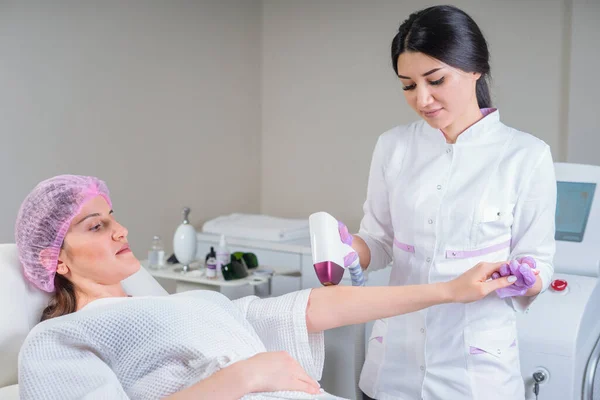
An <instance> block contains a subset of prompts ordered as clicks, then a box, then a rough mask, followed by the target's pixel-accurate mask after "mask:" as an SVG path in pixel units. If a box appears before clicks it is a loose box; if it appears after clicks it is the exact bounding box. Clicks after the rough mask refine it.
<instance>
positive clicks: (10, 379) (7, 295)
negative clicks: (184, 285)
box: [0, 243, 168, 387]
mask: <svg viewBox="0 0 600 400" xmlns="http://www.w3.org/2000/svg"><path fill="white" fill-rule="evenodd" d="M0 276H1V277H2V278H1V279H0V327H2V329H0V354H1V355H2V356H1V357H0V387H3V386H7V385H12V384H15V383H17V359H18V355H19V350H20V348H21V345H22V344H23V341H24V340H25V337H27V334H28V333H29V331H30V330H31V329H32V328H33V327H34V326H35V325H36V324H37V323H38V322H39V321H40V317H41V315H42V311H43V310H44V308H46V306H47V305H48V301H49V300H50V297H51V295H50V294H49V293H45V292H42V291H41V290H39V289H37V288H36V287H34V286H33V285H31V284H30V283H29V282H28V281H27V280H26V279H25V277H24V276H23V272H22V269H21V266H20V264H19V259H18V256H17V246H16V245H15V244H12V243H11V244H0ZM122 284H123V288H124V289H125V291H126V292H127V293H128V294H130V295H132V296H143V295H148V296H160V295H166V294H168V293H167V292H166V290H165V289H163V287H162V286H160V284H159V283H158V282H157V281H156V280H155V279H154V278H153V277H152V275H150V274H149V273H148V271H146V270H145V269H144V268H143V267H142V268H140V270H139V271H138V272H137V273H135V274H134V275H132V276H130V277H129V278H127V279H125V280H124V281H123V282H122Z"/></svg>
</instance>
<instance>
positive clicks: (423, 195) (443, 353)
mask: <svg viewBox="0 0 600 400" xmlns="http://www.w3.org/2000/svg"><path fill="white" fill-rule="evenodd" d="M484 112H485V111H484ZM487 113H489V115H487V116H485V117H484V118H483V119H481V120H480V121H478V122H477V123H476V124H474V125H473V126H471V127H470V128H468V129H467V130H466V131H464V132H463V133H462V134H461V135H460V136H459V137H458V140H457V141H456V143H455V144H449V143H447V142H446V140H445V138H444V136H443V134H442V132H441V131H439V130H437V129H433V128H431V127H430V126H429V125H427V124H426V123H425V122H424V121H419V122H416V123H413V124H411V125H408V126H400V127H396V128H394V129H392V130H390V131H388V132H386V133H384V134H383V135H381V136H380V138H379V140H378V142H377V145H376V147H375V151H374V154H373V160H372V164H371V170H370V176H369V183H368V189H367V199H366V202H365V204H364V218H363V220H362V222H361V227H360V232H359V235H360V237H361V238H362V239H364V240H365V242H366V243H367V245H368V247H369V249H370V251H371V263H370V265H369V267H368V270H376V269H380V268H383V267H385V266H387V265H388V264H389V263H390V261H392V260H393V265H392V271H391V275H390V282H389V284H390V285H412V284H421V283H434V282H445V281H449V280H451V279H453V278H455V277H457V276H458V275H460V274H461V273H463V272H464V271H466V270H467V269H469V268H471V267H473V266H474V265H476V264H477V263H478V262H480V261H488V262H495V261H504V260H509V259H515V258H518V257H523V256H531V257H533V258H535V260H536V261H537V266H538V268H539V270H540V277H541V279H542V283H543V290H545V289H546V288H547V286H548V285H549V283H550V280H551V276H552V273H553V266H552V262H553V257H554V251H555V242H554V218H555V209H556V180H555V176H554V164H553V162H552V156H551V153H550V148H549V146H548V145H546V144H545V143H544V142H543V141H541V140H539V139H537V138H535V137H533V136H531V135H529V134H526V133H523V132H520V131H517V130H515V129H512V128H509V127H507V126H505V125H504V124H502V123H501V122H500V120H499V112H498V111H497V110H487ZM531 301H533V298H527V297H518V298H513V299H500V298H499V297H498V296H497V295H496V294H495V293H492V294H491V295H489V296H487V297H486V298H484V299H483V300H480V301H477V302H474V303H470V304H444V305H438V306H434V307H430V308H429V309H426V310H423V311H420V312H415V313H411V314H407V315H402V316H397V317H392V318H387V319H384V320H379V321H377V322H376V323H375V325H374V327H373V331H372V334H371V336H370V338H369V343H368V352H367V357H366V361H365V364H364V367H363V370H362V373H361V378H360V387H361V389H362V390H363V391H364V392H365V393H366V394H367V395H369V396H370V397H374V398H377V399H381V400H386V399H405V400H414V399H425V400H433V399H439V400H448V399H452V400H453V399H467V400H471V399H472V400H496V399H497V400H518V399H523V398H524V385H523V380H522V378H521V374H520V367H519V349H518V343H517V332H516V319H515V310H518V311H520V310H524V309H525V308H526V307H527V306H528V305H529V303H530V302H531Z"/></svg>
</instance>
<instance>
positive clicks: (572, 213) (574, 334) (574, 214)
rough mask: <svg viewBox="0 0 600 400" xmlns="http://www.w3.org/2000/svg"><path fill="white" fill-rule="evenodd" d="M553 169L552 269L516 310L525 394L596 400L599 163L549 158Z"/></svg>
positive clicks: (544, 399) (599, 386)
mask: <svg viewBox="0 0 600 400" xmlns="http://www.w3.org/2000/svg"><path fill="white" fill-rule="evenodd" d="M555 170H556V180H557V185H558V186H557V188H558V198H557V206H556V233H555V237H556V256H555V258H554V268H555V274H554V277H553V281H552V284H551V286H550V288H548V290H547V291H546V292H544V293H542V294H541V295H539V297H538V298H537V299H536V301H535V302H534V303H533V304H532V305H531V307H530V308H529V309H528V310H527V311H526V312H525V313H524V314H519V315H518V316H517V326H518V333H519V347H520V356H521V357H520V358H521V372H522V375H523V378H524V380H525V393H526V398H527V400H530V399H536V398H537V399H539V400H580V399H583V400H591V399H600V371H598V369H599V368H600V366H599V365H598V361H599V359H600V341H599V338H600V286H599V284H598V283H599V282H600V280H599V279H598V276H599V274H600V273H599V268H600V193H598V188H600V167H597V166H591V165H579V164H567V163H556V164H555ZM536 383H537V384H536ZM536 392H537V393H536Z"/></svg>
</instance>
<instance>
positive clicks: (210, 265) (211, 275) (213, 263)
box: [206, 257, 218, 279]
mask: <svg viewBox="0 0 600 400" xmlns="http://www.w3.org/2000/svg"><path fill="white" fill-rule="evenodd" d="M217 264H218V262H217V259H216V258H214V257H209V258H208V260H206V277H207V278H208V279H217Z"/></svg>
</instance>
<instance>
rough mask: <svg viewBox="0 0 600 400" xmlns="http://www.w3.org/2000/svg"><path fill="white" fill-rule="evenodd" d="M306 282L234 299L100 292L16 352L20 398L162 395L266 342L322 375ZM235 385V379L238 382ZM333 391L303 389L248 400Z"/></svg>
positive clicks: (259, 348)
mask: <svg viewBox="0 0 600 400" xmlns="http://www.w3.org/2000/svg"><path fill="white" fill-rule="evenodd" d="M309 294H310V289H309V290H304V291H300V292H294V293H290V294H287V295H285V296H281V297H277V298H271V299H259V298H257V297H254V296H251V297H245V298H242V299H239V300H235V301H231V300H229V299H228V298H226V297H225V296H223V295H221V294H220V293H217V292H212V291H191V292H185V293H179V294H175V295H171V296H160V297H132V298H110V299H100V300H96V301H94V302H92V303H90V304H88V305H87V306H86V307H84V308H83V309H82V310H80V311H78V312H76V313H73V314H69V315H66V316H63V317H59V318H55V319H51V320H48V321H44V322H42V323H40V324H39V325H37V326H36V327H35V328H34V329H33V330H32V331H31V333H30V334H29V336H28V337H27V339H26V341H25V343H24V344H23V347H22V348H21V352H20V355H19V386H20V392H21V398H22V399H36V400H38V399H40V400H41V399H81V398H89V399H127V398H131V399H158V398H161V397H165V396H168V395H170V394H172V393H175V392H177V391H180V390H182V389H184V388H186V387H188V386H191V385H193V384H195V383H196V382H198V381H200V380H202V379H205V378H207V377H209V376H210V375H212V374H213V373H215V372H216V371H218V370H219V369H221V368H224V367H226V366H228V365H231V364H233V363H234V362H236V361H240V360H244V359H247V358H249V357H252V356H253V355H255V354H257V353H261V352H265V351H278V350H285V351H287V352H289V353H290V354H291V355H292V356H293V357H294V358H295V359H296V360H297V361H298V362H299V363H300V364H301V365H302V367H303V368H304V369H305V370H306V372H307V373H308V374H309V375H311V376H312V377H313V378H314V379H316V380H319V379H320V378H321V373H322V368H323V357H324V344H323V334H322V333H316V334H309V333H308V332H307V327H306V306H307V303H308V297H309ZM232 384H235V382H232ZM310 398H318V399H321V398H323V399H324V398H332V397H328V395H326V394H323V395H320V396H311V395H308V394H306V393H300V392H272V393H259V394H256V393H255V394H250V395H247V396H245V397H244V399H252V400H258V399H310Z"/></svg>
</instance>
